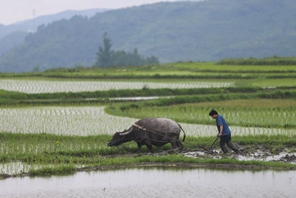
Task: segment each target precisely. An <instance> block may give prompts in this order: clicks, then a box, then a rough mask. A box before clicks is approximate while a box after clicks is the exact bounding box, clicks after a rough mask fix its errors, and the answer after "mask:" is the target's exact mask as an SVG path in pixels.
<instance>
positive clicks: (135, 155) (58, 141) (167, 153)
mask: <svg viewBox="0 0 296 198" xmlns="http://www.w3.org/2000/svg"><path fill="white" fill-rule="evenodd" d="M295 137H296V136H295ZM110 139H111V136H108V135H98V136H87V137H81V136H58V135H49V134H27V135H24V134H12V133H2V134H0V140H1V142H2V144H1V154H0V163H4V164H5V163H12V162H21V163H23V164H25V165H24V167H25V166H26V164H27V166H28V167H30V168H29V169H28V171H26V170H24V171H23V172H22V173H21V174H22V175H30V176H38V175H43V176H44V175H63V174H72V173H74V172H76V171H79V170H80V169H84V170H87V169H94V168H96V169H100V168H106V167H112V166H123V165H129V166H131V167H132V166H136V165H138V164H149V163H161V164H162V165H163V166H165V165H170V164H172V163H186V164H188V163H189V164H192V165H193V166H205V165H208V166H211V165H215V164H233V165H242V166H245V165H253V166H258V167H269V168H272V167H273V168H296V165H292V164H286V163H276V162H273V163H272V162H258V161H237V160H234V159H232V158H222V159H213V158H211V156H208V157H199V158H188V157H184V152H188V151H195V150H196V149H198V148H199V147H208V146H209V145H210V144H211V143H212V141H213V138H212V137H188V138H187V140H186V141H185V142H184V147H185V148H184V151H183V152H180V153H179V152H177V153H176V151H173V150H171V145H165V146H164V147H162V148H154V151H155V152H154V154H150V153H149V151H148V149H147V148H145V147H143V148H142V149H141V150H140V151H138V150H137V145H136V143H135V142H128V143H126V144H124V145H122V146H119V147H108V146H107V142H108V140H110ZM234 141H235V142H236V143H237V144H239V145H241V146H245V147H247V146H248V147H252V146H254V145H257V144H260V145H265V148H268V147H269V148H270V150H272V151H273V152H274V153H276V152H279V151H278V150H277V149H280V148H287V147H290V148H293V145H294V149H295V144H296V138H293V139H291V138H290V137H288V136H277V135H274V136H273V135H271V136H264V135H262V136H244V137H235V138H234ZM173 153H175V154H173ZM0 172H2V170H0ZM19 174H20V173H17V174H11V175H7V174H6V177H9V176H17V175H19ZM0 175H1V174H0ZM2 176H4V174H2Z"/></svg>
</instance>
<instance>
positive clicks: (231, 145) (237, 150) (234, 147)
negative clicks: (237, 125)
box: [226, 135, 242, 154]
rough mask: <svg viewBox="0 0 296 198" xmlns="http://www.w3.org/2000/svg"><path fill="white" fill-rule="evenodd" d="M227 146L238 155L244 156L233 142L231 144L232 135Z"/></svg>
mask: <svg viewBox="0 0 296 198" xmlns="http://www.w3.org/2000/svg"><path fill="white" fill-rule="evenodd" d="M226 144H227V146H228V147H229V148H230V149H231V150H233V151H234V152H235V153H236V154H242V153H241V152H240V151H239V149H238V148H237V146H235V145H234V144H233V143H232V142H231V135H230V136H229V139H228V140H227V142H226Z"/></svg>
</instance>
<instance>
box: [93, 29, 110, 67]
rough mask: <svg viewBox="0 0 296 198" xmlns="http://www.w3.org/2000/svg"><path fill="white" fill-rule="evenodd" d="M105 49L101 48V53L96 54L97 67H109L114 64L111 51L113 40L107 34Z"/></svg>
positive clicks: (105, 35)
mask: <svg viewBox="0 0 296 198" xmlns="http://www.w3.org/2000/svg"><path fill="white" fill-rule="evenodd" d="M103 42H104V48H102V47H99V51H98V52H97V53H96V56H97V62H96V63H95V67H108V66H111V63H112V55H113V53H114V52H113V51H111V47H112V44H111V40H110V39H109V38H108V37H107V33H106V32H105V33H104V40H103Z"/></svg>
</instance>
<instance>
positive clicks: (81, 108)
mask: <svg viewBox="0 0 296 198" xmlns="http://www.w3.org/2000/svg"><path fill="white" fill-rule="evenodd" d="M169 69H171V70H169ZM74 70H75V69H74ZM125 71H127V72H122V70H120V72H118V71H117V70H114V69H110V71H108V70H104V71H103V72H104V73H102V72H101V73H98V74H97V73H95V72H93V71H89V70H85V73H83V72H84V70H83V69H79V71H78V69H77V72H76V70H75V72H73V71H71V72H70V71H69V69H65V70H62V71H59V72H60V73H56V74H55V71H51V72H44V73H41V74H39V75H41V76H42V75H44V76H46V75H50V76H55V75H56V76H62V77H63V78H56V79H52V78H48V77H43V78H42V77H40V78H38V79H34V77H30V74H29V76H25V77H24V78H19V77H18V78H13V77H9V78H7V77H5V78H1V79H0V90H1V89H2V90H7V91H14V92H12V93H8V92H5V91H2V92H1V95H0V100H1V101H2V103H1V105H2V106H1V107H0V116H1V124H0V161H1V163H0V175H1V174H10V175H17V174H18V175H21V174H22V173H29V172H31V173H32V175H33V174H37V173H36V172H34V171H36V170H39V169H44V172H45V173H44V174H49V175H50V174H54V173H52V172H51V171H49V169H51V168H57V167H58V168H59V167H60V170H59V169H58V170H57V171H58V172H63V171H66V172H67V171H70V172H71V171H73V167H84V166H85V167H89V166H103V165H110V164H112V165H113V164H132V163H136V162H146V160H147V161H148V162H153V160H156V161H157V160H160V161H161V160H163V161H161V162H162V163H164V162H166V161H167V159H168V157H160V158H159V159H156V158H155V157H154V158H155V159H154V158H153V156H149V157H147V158H145V157H144V158H142V159H136V158H134V157H121V156H120V154H123V153H125V154H126V153H128V154H130V153H134V152H136V150H137V148H136V147H137V146H136V143H135V142H131V143H127V144H126V145H123V146H120V147H119V148H109V147H107V142H108V140H110V138H111V136H112V135H113V134H114V133H115V132H120V131H123V130H124V129H127V128H129V127H130V126H131V125H132V124H133V123H134V122H136V121H137V120H139V119H141V118H144V117H166V118H170V119H174V120H176V121H177V122H179V123H180V125H181V126H182V128H183V129H184V131H185V132H186V135H187V142H185V143H184V145H185V147H189V148H191V149H192V148H196V144H197V143H198V144H204V143H206V144H208V142H209V141H212V138H213V137H215V136H216V134H217V128H216V126H215V120H213V119H211V118H210V117H209V116H208V113H209V111H210V110H211V109H216V110H217V111H218V112H219V113H220V114H222V115H223V117H224V118H225V119H226V120H227V122H228V124H229V125H230V129H231V132H232V134H233V136H234V137H236V138H238V139H239V140H240V141H241V143H243V144H247V143H249V144H252V142H256V144H260V143H265V144H268V145H267V146H268V147H269V146H270V145H269V144H272V146H276V145H277V144H279V145H280V146H282V145H283V144H289V145H293V144H294V142H295V141H294V139H295V137H296V135H295V134H296V132H295V128H296V124H295V118H296V115H295V110H296V107H295V106H296V102H295V94H294V89H295V85H296V84H295V82H294V80H293V79H294V73H295V67H294V66H284V67H277V66H264V67H260V66H243V67H242V66H229V65H216V64H209V63H176V64H172V65H170V64H168V65H165V66H164V67H163V68H162V67H143V68H128V69H125ZM227 71H228V72H229V73H227ZM266 71H268V72H267V73H268V74H265V73H264V72H266ZM87 72H88V73H87ZM114 72H115V73H114ZM278 72H279V73H280V75H279V76H278V78H275V76H277V75H278V74H277V73H278ZM105 73H106V75H105ZM145 74H147V75H155V76H149V79H148V78H143V77H145ZM253 74H254V75H253ZM261 74H263V77H261V76H260V75H261ZM108 75H110V76H112V78H110V79H108ZM117 75H119V76H121V77H122V76H124V75H128V76H125V78H122V79H117V78H114V76H117ZM175 75H176V76H175ZM89 76H91V77H92V78H88V77H89ZM72 77H77V78H76V79H74V78H72ZM93 77H98V78H97V79H96V78H93ZM100 77H104V78H102V79H100ZM129 77H131V78H130V79H129ZM174 77H176V78H174ZM193 77H194V78H193ZM200 77H202V78H200ZM216 77H219V78H216ZM220 77H221V78H220ZM245 77H246V78H245ZM255 86H256V87H258V86H259V87H274V88H273V89H275V91H274V92H272V91H273V90H271V91H270V90H268V89H262V88H261V89H255V88H256V87H255ZM233 87H236V88H238V89H235V90H232V91H233V92H232V93H228V92H227V91H225V89H226V88H233ZM249 87H250V88H254V89H252V90H254V92H256V93H254V94H253V93H252V92H251V91H250V90H248V89H247V88H249ZM277 87H279V88H277ZM163 88H169V89H181V90H182V89H183V90H186V89H197V88H202V90H210V92H208V93H206V92H202V93H199V92H201V91H200V90H197V91H196V90H195V92H194V93H193V94H191V93H188V92H184V93H182V92H181V91H180V92H178V94H177V95H176V97H175V95H174V94H170V95H169V96H170V97H166V96H165V95H161V96H162V97H158V95H157V94H155V93H157V92H153V94H152V92H151V93H150V92H149V90H150V89H163ZM215 88H221V89H215ZM224 88H225V89H224ZM122 89H125V90H126V91H125V92H122V93H120V94H121V95H120V94H119V95H116V96H114V97H115V98H116V99H114V100H110V101H108V102H101V103H100V100H94V102H89V101H92V99H93V98H92V97H94V96H92V95H91V94H90V95H85V97H82V96H81V95H82V93H84V92H95V91H106V93H104V94H102V96H100V93H98V94H97V95H95V99H100V97H102V98H103V97H108V91H110V93H111V90H112V91H114V90H122ZM139 89H144V90H146V92H145V94H144V95H143V97H142V96H141V95H137V97H136V100H132V98H133V93H134V92H133V91H132V90H139ZM129 90H131V91H129ZM166 91H167V92H166V93H169V92H170V90H166ZM171 91H172V93H173V90H171ZM281 91H284V92H281ZM15 92H21V93H22V95H21V94H20V93H15ZM65 92H76V93H77V94H76V95H74V94H73V95H72V94H69V95H67V96H66V95H62V94H61V96H59V94H56V95H55V96H54V93H65ZM129 92H130V93H129ZM24 93H27V94H28V95H25V94H24ZM42 93H48V94H45V95H41V94H42ZM261 93H262V94H263V96H268V97H269V98H268V99H259V97H257V95H256V94H258V95H259V94H261ZM38 94H39V95H38ZM79 94H81V95H79ZM149 94H150V95H149ZM236 94H237V95H236ZM252 94H253V95H252ZM264 94H266V95H264ZM268 94H269V95H268ZM189 95H190V96H189ZM195 95H196V98H197V99H198V98H200V100H197V99H196V98H194V97H195ZM248 95H252V97H248ZM18 96H20V98H17V97H18ZM88 96H90V97H89V98H87V97H88ZM178 96H180V97H178ZM238 96H239V97H238ZM2 97H3V98H2ZM54 97H55V98H54ZM66 97H67V99H69V98H70V99H71V100H64V99H65V98H66ZM71 97H73V98H71ZM124 97H128V98H129V101H124V100H119V99H120V98H124ZM145 97H147V98H149V97H150V99H151V102H147V103H146V104H145V105H141V104H142V103H141V101H138V100H139V99H138V98H141V99H143V98H145ZM181 97H182V98H181ZM272 97H275V98H276V99H275V98H272ZM286 97H287V98H286ZM172 98H174V99H175V100H174V101H173V102H174V103H169V102H168V103H165V102H164V101H170V100H171V99H172ZM213 98H214V99H215V100H217V101H215V100H213ZM10 99H11V100H14V103H9V102H10V101H9V100H10ZM39 99H40V100H42V102H46V103H41V102H40V103H36V104H38V106H34V105H35V103H29V102H31V101H37V100H39ZM76 99H77V101H79V102H76V103H75V100H76ZM79 99H81V100H79ZM152 99H153V100H152ZM193 99H196V100H195V102H192V101H194V100H193ZM22 101H26V102H28V101H29V102H28V103H21V102H22ZM68 101H72V102H73V104H72V103H71V102H68ZM85 101H86V102H85ZM102 101H103V100H102ZM131 101H132V102H131ZM171 101H172V100H171ZM184 101H185V102H184ZM206 101H208V102H206ZM54 102H55V103H54ZM24 104H25V105H24ZM41 104H42V105H41ZM45 104H46V106H44V105H45ZM22 105H23V106H22ZM26 105H27V106H26ZM110 107H112V108H113V107H114V109H115V110H118V112H117V113H114V112H113V113H114V114H113V115H111V113H112V111H111V112H109V111H108V108H110ZM115 110H114V111H115ZM107 112H108V113H107ZM181 138H182V135H181ZM253 144H254V143H253ZM166 148H170V146H168V147H165V149H166ZM143 152H147V151H146V150H145V149H144V151H143ZM272 152H273V151H272ZM106 156H109V157H106ZM110 156H111V157H110ZM114 156H116V157H114ZM174 159H175V160H176V161H177V162H180V160H181V161H182V160H185V159H183V156H182V157H180V156H179V155H176V156H173V157H172V160H174ZM137 160H139V161H137ZM205 161H206V163H219V162H221V161H219V160H218V159H217V161H215V160H214V161H211V160H208V159H197V160H196V161H194V163H199V162H203V163H204V162H205ZM210 161H211V162H210ZM228 162H229V163H244V162H236V161H235V162H234V161H233V160H232V161H231V160H229V161H228ZM224 163H225V162H224ZM248 163H250V164H252V163H254V164H257V162H248ZM65 166H68V167H65ZM275 166H278V165H275ZM66 169H67V170H66ZM41 174H43V173H41ZM0 178H1V176H0Z"/></svg>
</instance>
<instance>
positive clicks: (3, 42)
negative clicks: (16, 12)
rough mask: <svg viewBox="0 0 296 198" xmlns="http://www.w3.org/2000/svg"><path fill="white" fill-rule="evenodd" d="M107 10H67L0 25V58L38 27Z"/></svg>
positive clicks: (90, 15)
mask: <svg viewBox="0 0 296 198" xmlns="http://www.w3.org/2000/svg"><path fill="white" fill-rule="evenodd" d="M106 10H107V9H89V10H80V11H78V10H77V11H76V10H67V11H64V12H60V13H57V14H52V15H44V16H39V17H36V18H34V19H31V20H25V21H20V22H17V23H14V24H10V25H2V24H0V56H1V55H2V54H3V53H5V52H7V51H8V50H9V49H11V48H13V47H14V46H16V45H19V44H21V43H22V42H23V41H24V38H25V36H26V35H27V34H28V33H29V32H34V31H36V30H37V27H38V26H40V25H47V24H49V23H52V22H53V21H58V20H61V19H70V18H71V17H73V16H75V15H78V16H86V17H92V16H94V15H95V14H96V13H97V12H104V11H106Z"/></svg>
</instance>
